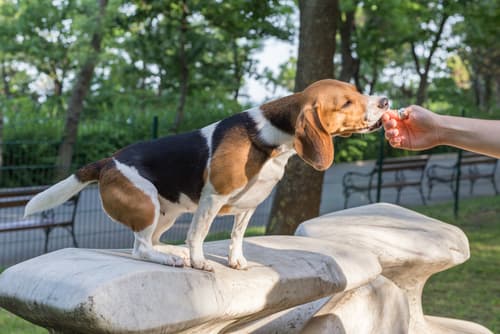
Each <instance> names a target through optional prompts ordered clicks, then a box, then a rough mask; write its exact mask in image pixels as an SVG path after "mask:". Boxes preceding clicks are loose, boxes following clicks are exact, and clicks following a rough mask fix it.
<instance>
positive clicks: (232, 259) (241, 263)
mask: <svg viewBox="0 0 500 334" xmlns="http://www.w3.org/2000/svg"><path fill="white" fill-rule="evenodd" d="M228 264H229V266H230V267H231V268H233V269H246V267H247V266H248V263H247V259H245V257H244V256H243V255H239V256H231V255H229V258H228Z"/></svg>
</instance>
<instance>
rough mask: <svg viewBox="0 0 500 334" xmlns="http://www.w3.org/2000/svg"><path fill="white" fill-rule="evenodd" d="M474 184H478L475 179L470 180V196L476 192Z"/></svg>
mask: <svg viewBox="0 0 500 334" xmlns="http://www.w3.org/2000/svg"><path fill="white" fill-rule="evenodd" d="M474 183H476V180H475V179H472V180H470V189H469V195H472V193H473V192H474Z"/></svg>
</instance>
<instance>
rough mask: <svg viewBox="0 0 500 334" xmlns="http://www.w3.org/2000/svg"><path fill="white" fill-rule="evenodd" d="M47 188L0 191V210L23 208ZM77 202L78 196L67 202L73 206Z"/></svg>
mask: <svg viewBox="0 0 500 334" xmlns="http://www.w3.org/2000/svg"><path fill="white" fill-rule="evenodd" d="M47 188H48V186H36V187H29V188H12V189H3V190H0V209H5V208H14V207H19V206H25V205H26V204H27V203H28V202H29V200H30V199H31V198H32V197H33V196H35V195H36V194H38V193H40V192H42V191H44V190H45V189H47ZM77 201H78V195H77V196H74V197H72V198H70V199H69V200H68V202H73V204H75V205H76V202H77Z"/></svg>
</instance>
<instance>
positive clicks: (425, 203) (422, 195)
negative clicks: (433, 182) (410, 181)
mask: <svg viewBox="0 0 500 334" xmlns="http://www.w3.org/2000/svg"><path fill="white" fill-rule="evenodd" d="M418 192H419V193H420V197H421V198H422V203H424V205H427V202H426V201H425V196H424V187H423V186H422V183H420V187H418ZM429 195H430V192H429Z"/></svg>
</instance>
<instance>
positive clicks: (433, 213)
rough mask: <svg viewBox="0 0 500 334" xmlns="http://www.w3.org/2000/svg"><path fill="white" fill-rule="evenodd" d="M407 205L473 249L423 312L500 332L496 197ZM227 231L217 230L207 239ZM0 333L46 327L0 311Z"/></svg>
mask: <svg viewBox="0 0 500 334" xmlns="http://www.w3.org/2000/svg"><path fill="white" fill-rule="evenodd" d="M411 209H413V210H415V211H418V212H421V213H423V214H425V215H428V216H430V217H434V218H437V219H439V220H442V221H444V222H448V223H452V224H455V225H457V226H459V227H460V228H461V229H462V230H463V231H464V232H465V234H466V235H467V237H468V238H469V242H470V248H471V258H470V260H469V261H467V262H465V263H464V264H462V265H460V266H457V267H455V268H452V269H449V270H447V271H444V272H442V273H439V274H436V275H435V276H433V277H431V278H430V280H429V282H428V283H427V284H426V286H425V290H424V296H423V305H424V312H425V313H426V314H431V315H436V316H445V317H452V318H459V319H464V320H470V321H474V322H477V323H480V324H482V325H484V326H486V327H488V328H489V329H490V330H492V331H493V333H500V316H499V315H500V284H499V282H500V196H495V197H480V198H473V199H467V200H462V201H461V206H460V214H459V217H458V219H455V218H454V217H453V203H451V202H450V203H444V204H438V205H433V206H419V207H412V208H411ZM247 232H248V233H247V234H246V235H247V236H250V235H260V234H263V233H264V230H263V228H251V229H249V230H248V231H247ZM229 235H230V234H229V233H220V234H217V235H216V236H211V240H216V239H224V238H228V237H229ZM0 333H9V334H20V333H29V334H31V333H47V331H45V330H44V329H41V328H40V327H36V326H34V325H32V324H30V323H28V322H26V321H24V320H22V319H20V318H18V317H16V316H14V315H12V314H10V313H8V312H6V311H5V310H2V309H0Z"/></svg>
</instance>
